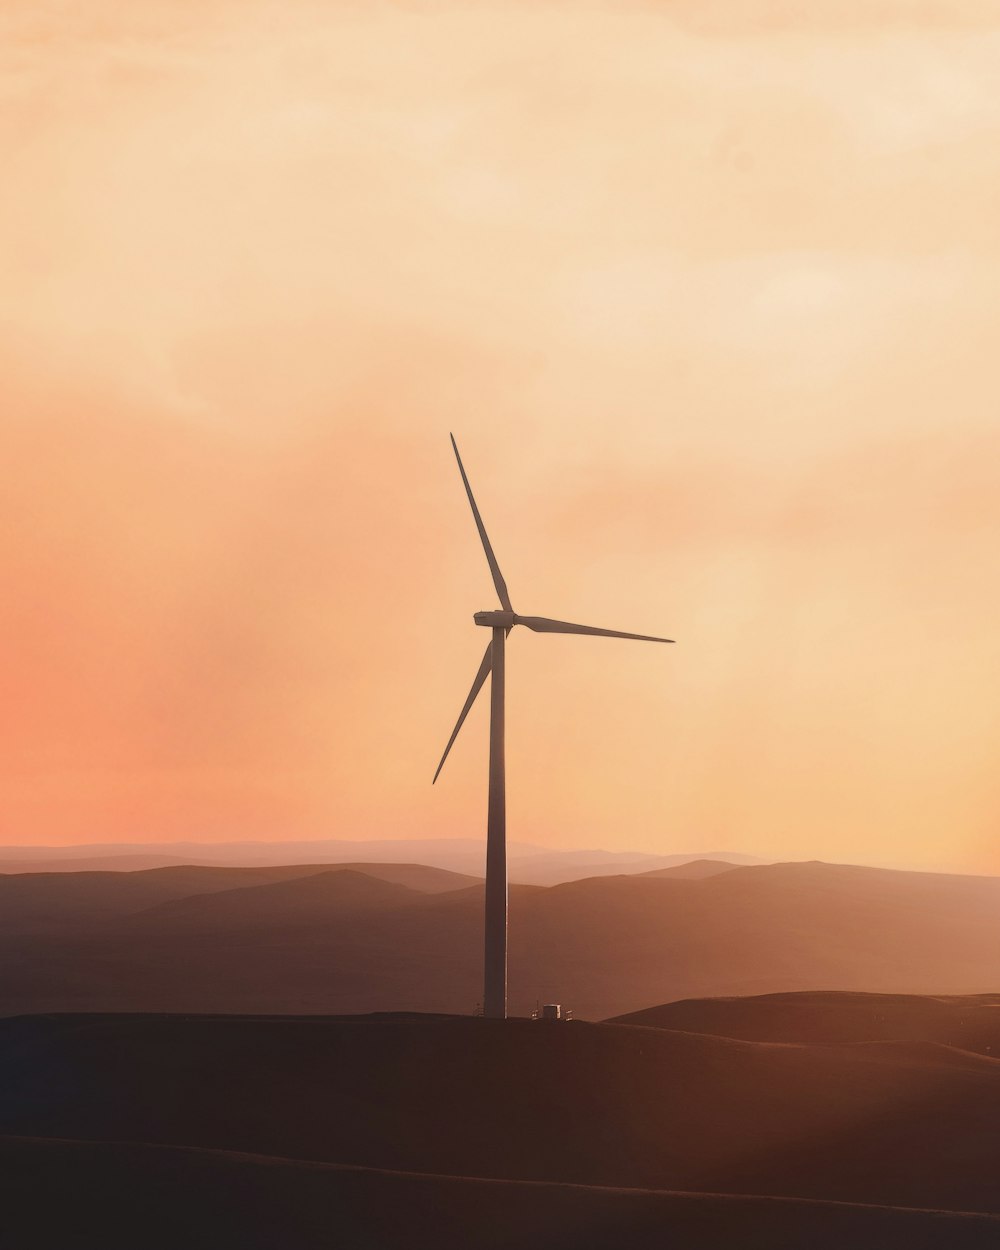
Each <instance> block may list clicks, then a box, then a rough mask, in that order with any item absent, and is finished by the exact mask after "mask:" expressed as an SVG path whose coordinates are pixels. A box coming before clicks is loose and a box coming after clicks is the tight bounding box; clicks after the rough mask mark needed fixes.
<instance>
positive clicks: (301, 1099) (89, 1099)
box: [0, 1016, 1000, 1212]
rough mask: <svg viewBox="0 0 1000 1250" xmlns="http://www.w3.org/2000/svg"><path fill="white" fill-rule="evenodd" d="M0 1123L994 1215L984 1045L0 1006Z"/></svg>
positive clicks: (74, 1133)
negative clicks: (40, 1013)
mask: <svg viewBox="0 0 1000 1250" xmlns="http://www.w3.org/2000/svg"><path fill="white" fill-rule="evenodd" d="M0 1132H3V1133H6V1134H11V1135H22V1136H44V1137H58V1138H69V1139H74V1140H96V1141H105V1142H145V1143H150V1144H160V1145H174V1146H196V1147H203V1148H211V1149H218V1150H227V1151H239V1152H250V1153H254V1154H263V1155H270V1156H282V1157H285V1158H297V1159H306V1160H310V1161H315V1162H330V1163H349V1164H358V1165H363V1166H369V1167H377V1168H388V1169H399V1170H404V1171H415V1170H419V1171H423V1172H433V1173H436V1174H444V1175H453V1176H457V1175H466V1176H478V1177H493V1178H499V1179H506V1180H522V1181H523V1180H537V1181H561V1182H573V1183H577V1184H586V1185H609V1186H613V1187H622V1186H625V1187H639V1188H652V1189H669V1190H684V1191H688V1192H701V1193H704V1192H715V1193H740V1194H758V1195H781V1196H790V1197H797V1198H816V1199H823V1200H829V1199H835V1200H839V1201H840V1200H842V1201H851V1202H865V1203H875V1204H885V1205H890V1206H916V1207H920V1206H922V1207H931V1208H943V1209H949V1210H979V1211H992V1212H997V1211H1000V1182H998V1179H997V1169H996V1159H997V1155H998V1151H1000V1062H998V1061H996V1060H992V1059H988V1058H983V1057H981V1056H978V1055H973V1054H969V1053H967V1052H963V1051H957V1050H952V1049H949V1048H947V1047H942V1046H936V1045H928V1044H912V1043H907V1044H903V1043H893V1042H881V1043H875V1044H861V1045H842V1046H830V1045H823V1046H789V1045H773V1044H764V1043H755V1042H743V1041H734V1040H731V1039H729V1038H719V1037H712V1036H707V1035H701V1034H690V1033H680V1032H671V1031H667V1030H659V1029H648V1028H634V1027H626V1026H623V1025H598V1024H586V1023H582V1022H574V1023H571V1024H546V1023H542V1022H532V1021H518V1020H513V1021H507V1022H502V1021H490V1020H485V1021H484V1020H475V1019H461V1018H447V1017H398V1016H396V1017H376V1018H364V1017H360V1018H359V1017H355V1018H348V1019H344V1018H340V1019H337V1018H329V1017H327V1018H315V1017H314V1018H289V1017H279V1018H273V1017H272V1018H261V1017H246V1016H244V1017H218V1016H216V1017H211V1016H208V1017H206V1016H185V1017H180V1016H132V1017H111V1018H107V1017H104V1018H101V1017H93V1016H91V1017H72V1016H70V1017H66V1016H64V1017H49V1018H37V1017H36V1018H21V1019H13V1020H6V1021H0Z"/></svg>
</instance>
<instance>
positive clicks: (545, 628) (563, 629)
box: [516, 616, 674, 642]
mask: <svg viewBox="0 0 1000 1250" xmlns="http://www.w3.org/2000/svg"><path fill="white" fill-rule="evenodd" d="M516 624H518V625H527V627H528V628H529V629H533V630H534V631H535V633H536V634H596V635H598V637H600V638H633V639H635V641H636V642H673V641H674V640H673V638H654V637H653V636H652V635H651V634H623V633H622V632H621V630H619V629H598V628H597V626H596V625H574V624H572V623H571V622H570V621H550V620H549V618H548V617H547V616H519V617H518V618H517V621H516Z"/></svg>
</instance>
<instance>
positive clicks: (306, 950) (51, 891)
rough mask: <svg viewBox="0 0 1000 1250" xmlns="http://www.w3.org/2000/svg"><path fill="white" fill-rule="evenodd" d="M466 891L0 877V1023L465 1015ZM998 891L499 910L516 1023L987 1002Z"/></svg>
mask: <svg viewBox="0 0 1000 1250" xmlns="http://www.w3.org/2000/svg"><path fill="white" fill-rule="evenodd" d="M482 908H483V904H482V886H481V884H480V883H479V882H477V881H476V879H475V878H474V877H472V876H469V875H462V874H456V873H451V872H448V871H447V870H444V869H440V868H434V867H427V866H423V865H414V864H395V865H393V864H385V863H369V864H354V865H329V864H320V865H311V866H308V865H306V866H288V865H285V866H269V867H259V868H232V867H224V868H214V867H196V866H195V867H192V866H178V867H168V868H159V869H152V870H146V871H137V872H87V873H66V874H63V873H52V872H49V873H44V874H9V875H2V876H0V935H2V937H3V942H2V946H0V1014H4V1015H14V1014H19V1013H26V1012H49V1011H199V1012H265V1013H271V1012H286V1013H308V1012H322V1013H328V1012H329V1013H354V1012H369V1011H393V1010H415V1011H438V1012H457V1013H469V1012H471V1011H472V1010H473V1008H474V1006H475V1004H476V1003H477V1002H478V1001H479V998H480V994H481V967H482V964H481V959H482V951H481V945H482ZM998 914H1000V879H998V878H991V877H962V876H945V875H934V874H927V873H906V872H894V871H889V870H881V869H873V868H859V867H851V866H841V865H830V864H822V863H801V864H773V865H761V866H742V867H727V866H726V865H723V864H720V863H719V862H718V861H712V862H705V863H694V864H685V865H682V866H679V867H675V868H668V869H665V870H655V871H654V872H652V873H649V874H639V875H632V876H604V877H594V878H588V879H585V880H581V881H574V882H569V883H565V884H561V885H557V886H552V887H542V886H516V885H515V886H512V887H511V891H510V993H511V1010H512V1013H513V1014H520V1015H526V1014H528V1013H529V1012H530V1010H531V1009H532V1008H533V1007H534V1006H535V1005H536V1002H537V1001H538V1000H541V1001H552V1000H557V1001H562V1002H564V1003H566V1004H567V1005H569V1006H571V1007H572V1008H573V1009H574V1011H575V1012H576V1013H577V1015H578V1016H580V1017H585V1018H589V1019H602V1018H606V1017H609V1016H614V1015H619V1014H621V1013H624V1012H631V1011H639V1010H641V1009H644V1008H648V1007H650V1006H651V1005H652V1004H656V1003H666V1002H670V1001H672V1000H676V999H682V998H691V997H704V996H714V995H732V994H763V993H775V992H782V991H792V990H817V989H819V990H850V991H872V992H891V993H914V994H970V993H985V992H989V991H991V990H993V989H995V988H996V987H997V986H998V984H1000V926H998V925H997V923H996V918H997V916H998Z"/></svg>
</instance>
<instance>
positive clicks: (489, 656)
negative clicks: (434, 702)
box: [431, 641, 493, 785]
mask: <svg viewBox="0 0 1000 1250" xmlns="http://www.w3.org/2000/svg"><path fill="white" fill-rule="evenodd" d="M492 667H493V643H492V641H491V642H490V643H489V645H488V646H487V648H486V654H485V655H484V656H483V662H482V664H480V666H479V672H478V673H477V674H476V678H475V681H473V683H472V689H471V690H470V691H469V697H468V698H467V699H466V700H465V706H464V707H463V708H462V710H461V712H460V713H459V717H458V722H457V724H456V725H455V728H454V729H453V730H452V731H451V737H450V738H449V739H448V745H447V746H446V747H445V749H444V755H442V756H441V763H440V764H438V766H437V772H436V773H435V774H434V781H437V779H438V774H439V773H440V772H441V769H442V768H444V762H445V760H446V759H447V758H448V752H449V751H450V750H451V747H452V743H453V742H454V741H455V739H456V738H457V737H458V731H459V730H460V729H461V728H462V726H463V725H464V724H465V718H466V717H467V716H468V715H469V709H470V708H471V707H472V705H473V703H475V701H476V695H477V694H478V693H479V692H480V690H482V688H483V682H484V681H485V680H486V678H487V677H488V676H489V672H490V669H491V668H492ZM434 781H432V782H431V785H433V784H434Z"/></svg>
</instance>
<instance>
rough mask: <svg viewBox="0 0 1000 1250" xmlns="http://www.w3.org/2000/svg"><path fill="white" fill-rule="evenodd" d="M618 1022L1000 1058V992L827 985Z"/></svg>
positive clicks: (648, 1012) (670, 1007)
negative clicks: (933, 992)
mask: <svg viewBox="0 0 1000 1250" xmlns="http://www.w3.org/2000/svg"><path fill="white" fill-rule="evenodd" d="M609 1023H613V1024H631V1025H641V1026H645V1027H648V1028H655V1029H680V1030H682V1031H684V1032H687V1033H711V1034H712V1035H713V1036H715V1037H732V1038H740V1039H742V1040H744V1041H754V1042H791V1043H795V1044H796V1045H825V1044H830V1043H842V1042H854V1043H857V1042H880V1041H893V1042H917V1043H925V1042H932V1043H935V1044H937V1045H941V1046H952V1047H955V1048H956V1049H959V1050H967V1051H971V1052H973V1053H975V1054H980V1055H988V1056H990V1057H992V1058H996V1059H1000V994H977V995H965V996H953V997H939V996H923V995H916V994H852V993H846V992H840V993H836V992H835V993H823V992H820V991H812V992H803V993H798V994H763V995H760V996H759V997H754V998H701V999H698V998H696V999H688V1000H686V1001H683V1002H678V1003H665V1004H664V1005H663V1006H661V1007H648V1008H646V1009H645V1010H644V1011H634V1012H631V1013H630V1014H628V1015H624V1016H618V1017H617V1018H616V1019H615V1020H612V1021H610V1022H609Z"/></svg>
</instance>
